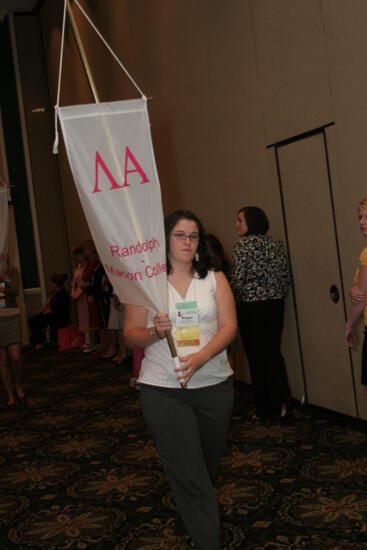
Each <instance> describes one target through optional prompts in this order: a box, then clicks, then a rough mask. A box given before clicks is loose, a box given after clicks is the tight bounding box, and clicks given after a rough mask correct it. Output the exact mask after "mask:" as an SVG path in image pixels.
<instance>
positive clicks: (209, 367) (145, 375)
mask: <svg viewBox="0 0 367 550" xmlns="http://www.w3.org/2000/svg"><path fill="white" fill-rule="evenodd" d="M215 291H216V279H215V275H214V272H213V271H208V274H207V276H206V277H205V278H204V279H199V278H198V276H197V275H196V276H195V277H194V278H193V279H192V281H191V283H190V286H189V288H188V290H187V293H186V296H185V299H183V298H182V297H181V296H180V295H179V294H178V292H177V291H176V290H175V288H174V287H173V286H172V285H171V284H169V283H168V304H169V317H170V320H171V322H172V336H173V339H174V341H175V344H176V348H177V353H178V355H179V356H185V355H189V354H190V353H195V352H197V351H199V350H200V349H201V348H203V347H204V346H206V344H207V343H208V342H210V340H212V338H213V337H214V336H215V334H216V332H217V331H218V319H217V304H216V301H215ZM194 301H195V302H197V306H198V314H199V330H200V344H199V345H197V346H184V347H178V346H177V340H176V325H175V321H176V303H179V302H194ZM154 315H155V314H154V313H153V312H151V311H150V310H149V313H148V320H147V327H151V326H153V317H154ZM144 353H145V357H144V359H143V362H142V367H141V371H140V376H139V382H141V383H143V384H151V385H152V386H162V387H165V388H180V387H181V386H180V383H179V381H178V380H177V378H176V373H175V371H174V369H175V365H174V363H173V359H172V357H171V353H170V351H169V347H168V344H167V340H166V339H164V340H158V341H157V342H154V344H151V345H150V346H148V347H146V348H145V350H144ZM232 374H233V371H232V369H231V367H230V364H229V362H228V359H227V352H226V350H223V351H222V352H221V353H219V354H218V355H216V356H215V357H213V358H212V359H210V361H208V362H207V363H205V365H203V366H202V367H201V368H200V369H199V370H197V371H196V373H195V374H194V375H193V376H192V378H191V379H190V381H189V382H188V384H187V388H188V389H190V388H191V389H195V388H203V387H206V386H214V385H215V384H219V383H220V382H223V380H225V379H226V378H228V377H229V376H231V375H232Z"/></svg>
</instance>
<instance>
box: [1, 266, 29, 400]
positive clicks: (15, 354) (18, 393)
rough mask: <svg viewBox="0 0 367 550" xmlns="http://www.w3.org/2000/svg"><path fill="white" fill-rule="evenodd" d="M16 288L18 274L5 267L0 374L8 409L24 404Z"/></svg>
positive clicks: (18, 280) (13, 269)
mask: <svg viewBox="0 0 367 550" xmlns="http://www.w3.org/2000/svg"><path fill="white" fill-rule="evenodd" d="M19 285H20V275H19V271H18V270H17V269H16V268H15V267H12V266H7V267H6V268H5V271H4V272H3V274H2V275H1V276H0V373H1V378H2V381H3V384H4V387H5V390H6V393H7V395H8V407H14V406H15V405H16V403H17V401H19V403H20V404H23V405H26V404H27V401H26V398H25V395H24V390H23V386H22V374H23V370H22V358H21V353H22V348H21V344H22V325H21V320H20V312H19V308H18V305H17V302H16V297H17V296H18V293H19ZM12 378H13V380H12ZM13 383H14V385H15V392H14V389H13Z"/></svg>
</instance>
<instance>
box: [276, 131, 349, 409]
mask: <svg viewBox="0 0 367 550" xmlns="http://www.w3.org/2000/svg"><path fill="white" fill-rule="evenodd" d="M334 125H335V122H329V123H327V124H324V125H323V126H319V127H317V128H314V129H312V130H308V131H306V132H302V133H300V134H297V135H294V136H291V137H288V138H286V139H283V140H280V141H277V142H274V143H272V144H270V145H267V147H266V148H267V149H274V155H275V163H276V171H277V179H278V186H279V193H280V201H281V208H282V216H283V225H284V234H285V241H286V247H287V252H288V258H289V267H290V275H291V281H292V285H291V287H292V296H293V304H294V315H295V320H296V330H297V340H298V347H299V354H300V361H301V369H302V378H303V385H304V395H305V401H306V402H307V403H308V394H307V379H306V370H305V364H304V357H303V350H302V338H301V330H300V324H299V316H298V307H297V296H296V290H295V285H294V278H293V269H292V258H291V251H290V244H289V237H288V226H287V216H286V210H285V201H284V193H283V184H282V176H281V171H280V163H279V153H278V150H279V149H280V148H282V147H285V146H287V145H290V144H292V143H295V142H297V141H302V140H305V139H308V138H310V137H313V136H316V135H319V134H320V135H322V138H323V144H324V152H325V160H326V169H327V178H328V184H329V194H330V205H331V212H332V223H333V230H334V237H335V247H336V255H337V263H338V270H339V277H340V286H341V298H342V304H343V312H344V319H345V321H346V320H347V307H346V300H345V292H344V281H343V272H342V265H341V254H340V248H339V238H338V229H337V224H336V215H335V203H334V196H333V187H332V178H331V170H330V161H329V152H328V144H327V137H326V129H327V128H329V127H331V126H334ZM348 356H349V366H350V370H351V375H352V387H353V396H354V403H355V408H356V414H357V418H359V410H358V400H357V391H356V384H355V376H354V367H353V358H352V353H351V350H350V348H348Z"/></svg>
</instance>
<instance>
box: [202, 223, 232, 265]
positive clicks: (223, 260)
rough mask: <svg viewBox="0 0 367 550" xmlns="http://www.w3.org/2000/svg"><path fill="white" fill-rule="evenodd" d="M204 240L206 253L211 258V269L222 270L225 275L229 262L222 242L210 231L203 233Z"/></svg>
mask: <svg viewBox="0 0 367 550" xmlns="http://www.w3.org/2000/svg"><path fill="white" fill-rule="evenodd" d="M205 240H206V244H207V248H208V254H209V256H210V257H211V260H212V269H214V271H223V273H225V274H226V275H228V273H229V267H230V262H229V261H228V258H227V257H226V255H225V253H224V250H223V246H222V243H221V242H220V240H219V239H218V238H217V237H216V236H215V235H212V234H211V233H210V234H208V235H205Z"/></svg>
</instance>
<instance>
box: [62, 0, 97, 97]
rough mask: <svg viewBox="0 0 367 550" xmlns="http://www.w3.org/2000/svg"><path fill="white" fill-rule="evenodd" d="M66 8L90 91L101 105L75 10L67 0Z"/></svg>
mask: <svg viewBox="0 0 367 550" xmlns="http://www.w3.org/2000/svg"><path fill="white" fill-rule="evenodd" d="M66 8H67V12H68V16H69V19H70V23H71V26H72V29H73V32H74V36H75V40H76V43H77V46H78V50H79V53H80V57H81V60H82V63H83V67H84V70H85V73H86V75H87V79H88V84H89V86H90V89H91V91H92V94H93V97H94V101H95V102H96V103H99V96H98V92H97V88H96V85H95V83H94V80H93V75H92V71H91V69H90V66H89V63H88V59H87V56H86V54H85V50H84V46H83V42H82V39H81V38H80V34H79V30H78V27H77V24H76V22H75V18H74V14H73V10H72V9H71V5H70V2H69V0H66Z"/></svg>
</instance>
